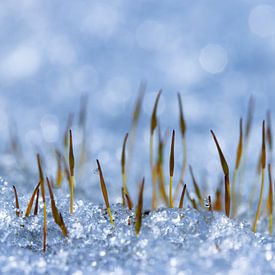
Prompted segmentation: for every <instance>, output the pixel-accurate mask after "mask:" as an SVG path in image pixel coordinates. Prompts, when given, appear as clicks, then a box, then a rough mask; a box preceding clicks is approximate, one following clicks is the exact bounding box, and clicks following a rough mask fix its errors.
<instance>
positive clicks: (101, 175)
mask: <svg viewBox="0 0 275 275" xmlns="http://www.w3.org/2000/svg"><path fill="white" fill-rule="evenodd" d="M96 163H97V168H98V172H99V179H100V186H101V190H102V194H103V198H104V201H105V205H106V208H107V211H108V214H109V217H110V223H112V224H113V223H114V220H113V215H112V212H111V208H110V204H109V198H108V192H107V188H106V184H105V180H104V177H103V173H102V170H101V166H100V163H99V161H98V160H96Z"/></svg>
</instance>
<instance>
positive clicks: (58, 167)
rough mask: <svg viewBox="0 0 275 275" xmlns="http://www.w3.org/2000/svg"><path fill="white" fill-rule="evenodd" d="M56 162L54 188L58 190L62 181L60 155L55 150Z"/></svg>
mask: <svg viewBox="0 0 275 275" xmlns="http://www.w3.org/2000/svg"><path fill="white" fill-rule="evenodd" d="M55 154H56V160H57V170H56V186H57V187H58V188H59V187H60V186H61V183H62V180H63V173H62V155H61V153H60V152H59V151H58V150H56V151H55Z"/></svg>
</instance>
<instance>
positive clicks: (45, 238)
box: [33, 154, 47, 252]
mask: <svg viewBox="0 0 275 275" xmlns="http://www.w3.org/2000/svg"><path fill="white" fill-rule="evenodd" d="M37 164H38V170H39V183H40V186H41V196H42V200H43V205H44V207H43V216H44V225H43V237H44V238H43V251H44V252H45V251H46V247H47V206H46V198H45V187H44V175H43V170H42V166H41V160H40V156H39V154H37ZM33 199H34V197H33Z"/></svg>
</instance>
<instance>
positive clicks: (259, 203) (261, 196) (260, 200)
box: [252, 121, 266, 232]
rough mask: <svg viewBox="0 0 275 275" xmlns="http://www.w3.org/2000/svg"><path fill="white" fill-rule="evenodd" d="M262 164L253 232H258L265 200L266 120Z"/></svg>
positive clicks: (263, 129)
mask: <svg viewBox="0 0 275 275" xmlns="http://www.w3.org/2000/svg"><path fill="white" fill-rule="evenodd" d="M261 166H262V169H261V170H262V180H261V190H260V197H259V202H258V206H257V211H256V215H255V219H254V223H253V227H252V230H253V232H256V230H257V222H258V219H259V215H260V211H261V205H262V200H263V192H264V178H265V167H266V143H265V121H263V125H262V155H261Z"/></svg>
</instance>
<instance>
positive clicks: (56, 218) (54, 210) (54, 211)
mask: <svg viewBox="0 0 275 275" xmlns="http://www.w3.org/2000/svg"><path fill="white" fill-rule="evenodd" d="M46 180H47V185H48V190H49V193H50V198H51V208H52V215H53V219H54V221H55V223H56V224H57V225H58V226H59V227H60V229H61V231H62V233H63V235H64V236H65V237H68V231H67V228H66V226H65V224H64V221H63V219H62V216H61V213H60V212H59V211H58V209H57V207H56V204H55V199H54V195H53V191H52V188H51V184H50V181H49V179H48V178H46Z"/></svg>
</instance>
